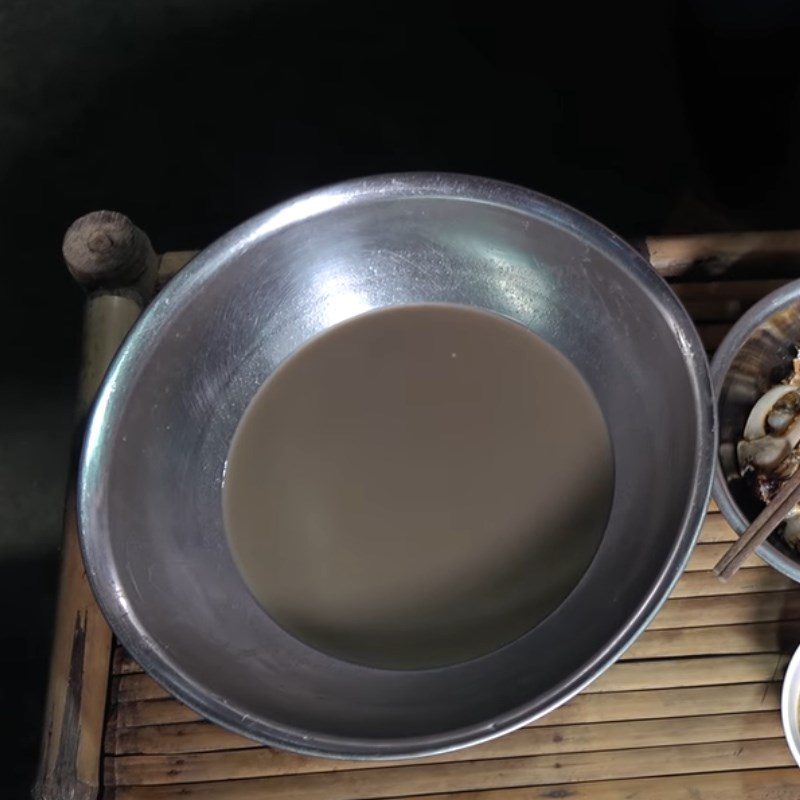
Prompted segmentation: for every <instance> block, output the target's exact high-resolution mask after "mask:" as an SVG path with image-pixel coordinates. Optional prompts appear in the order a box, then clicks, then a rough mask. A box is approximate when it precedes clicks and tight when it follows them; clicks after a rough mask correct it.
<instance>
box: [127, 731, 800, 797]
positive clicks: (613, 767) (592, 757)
mask: <svg viewBox="0 0 800 800" xmlns="http://www.w3.org/2000/svg"><path fill="white" fill-rule="evenodd" d="M237 752H241V751H237ZM245 752H248V751H245ZM256 752H258V751H256ZM792 763H793V761H792V757H791V754H790V753H789V750H788V748H787V746H786V743H785V741H784V740H783V739H778V738H774V739H756V740H744V741H742V740H740V741H735V742H713V743H708V744H689V745H668V746H663V747H644V748H636V749H629V750H616V751H596V752H591V753H563V754H557V755H537V756H529V757H522V758H503V759H489V760H484V761H461V762H457V763H455V762H451V763H447V764H441V765H439V764H413V765H406V766H393V767H375V768H371V769H357V770H350V771H341V772H339V773H337V774H336V779H335V780H332V779H331V774H330V773H324V772H316V773H307V774H299V775H298V774H294V775H281V776H277V777H268V778H249V779H248V778H240V779H237V780H226V781H224V782H219V781H212V782H202V783H182V784H178V786H179V787H180V788H179V790H178V792H179V793H178V792H176V788H177V786H176V787H175V788H173V787H172V786H171V785H169V784H163V783H162V784H160V785H155V786H141V785H139V786H131V787H127V786H120V787H117V790H116V793H115V797H116V798H117V800H145V798H147V800H156V798H158V800H165V799H166V798H173V797H184V798H193V799H194V800H201V799H202V800H206V798H208V799H209V800H210V799H211V798H214V800H220V799H221V798H230V799H231V800H232V799H233V798H236V800H245V799H246V800H250V798H253V800H255V798H258V799H259V800H263V798H269V800H295V799H296V798H300V797H302V798H303V800H367V798H389V797H393V796H398V794H397V789H398V788H399V787H402V795H399V796H403V797H411V796H414V795H419V794H437V793H443V792H458V791H461V792H463V791H475V790H480V789H495V788H505V787H509V788H512V787H520V786H543V785H548V784H555V783H560V784H571V783H579V782H582V781H602V780H618V779H620V778H642V777H651V776H655V775H658V776H662V775H684V776H686V775H691V774H693V773H704V772H710V771H714V770H718V771H721V772H722V771H729V770H734V769H742V768H744V769H754V768H763V767H787V766H790V765H791V764H792Z"/></svg>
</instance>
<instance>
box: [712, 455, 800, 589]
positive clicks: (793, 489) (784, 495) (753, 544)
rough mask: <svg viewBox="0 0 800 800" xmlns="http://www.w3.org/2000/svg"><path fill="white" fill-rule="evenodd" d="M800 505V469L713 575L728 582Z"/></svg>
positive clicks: (733, 545) (732, 548)
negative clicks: (798, 504) (799, 502)
mask: <svg viewBox="0 0 800 800" xmlns="http://www.w3.org/2000/svg"><path fill="white" fill-rule="evenodd" d="M798 501H800V469H799V470H797V472H795V474H794V475H792V477H791V478H789V480H788V481H786V483H784V484H783V486H781V488H780V489H779V491H778V493H777V494H776V495H775V497H774V498H773V499H772V500H771V501H770V502H769V503H768V504H767V506H766V507H765V508H764V510H763V511H762V512H761V513H760V514H759V515H758V516H757V517H756V518H755V519H754V520H753V522H751V523H750V525H749V526H748V528H747V530H745V532H744V533H743V534H742V535H741V536H740V537H739V539H738V540H737V541H736V542H734V543H733V544H732V545H731V547H730V549H729V550H728V552H727V553H725V555H724V556H723V557H722V558H721V559H720V560H719V561H718V562H717V565H716V566H715V567H714V572H716V574H717V575H718V576H719V577H720V578H721V579H722V580H723V581H727V580H728V579H729V578H730V577H731V576H732V575H734V574H735V573H736V572H737V570H738V569H739V567H741V566H742V564H744V562H745V561H746V560H747V559H748V558H749V557H750V555H751V554H752V553H754V552H755V551H756V548H757V547H759V546H760V545H762V544H763V543H764V542H765V541H766V540H767V537H768V536H769V535H770V534H771V533H772V532H773V531H774V530H775V528H777V527H778V525H780V524H781V522H783V520H784V519H785V518H786V515H787V514H788V513H789V512H790V511H791V510H792V509H793V508H794V507H795V506H796V505H797V503H798Z"/></svg>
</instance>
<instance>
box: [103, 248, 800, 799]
mask: <svg viewBox="0 0 800 800" xmlns="http://www.w3.org/2000/svg"><path fill="white" fill-rule="evenodd" d="M176 259H177V260H180V258H179V257H178V256H177V255H176ZM182 260H184V261H185V258H183V259H182ZM780 283H782V281H721V282H718V283H693V284H690V283H685V284H678V285H676V286H675V289H676V291H677V292H678V294H679V296H680V297H681V299H682V300H683V302H684V303H685V304H686V306H687V308H688V309H689V311H690V312H691V313H692V316H693V317H694V319H695V320H696V321H697V323H698V328H699V330H700V332H701V336H702V337H703V341H704V342H705V345H706V347H707V349H709V350H712V349H713V348H714V347H716V346H717V345H718V343H719V341H720V340H721V338H722V336H724V334H725V332H726V331H727V329H728V328H729V326H730V324H731V323H732V321H733V320H735V319H736V318H737V317H738V316H739V315H740V314H741V313H742V311H743V310H744V309H745V308H746V307H748V306H749V305H751V304H752V303H753V302H755V301H756V300H758V299H759V298H760V297H762V296H763V295H764V294H766V293H767V292H769V291H771V290H772V289H774V288H776V286H778V285H780ZM643 524H646V521H643ZM733 538H734V534H733V532H732V531H731V530H730V528H729V527H728V525H727V524H726V523H725V521H724V520H723V518H722V516H721V515H720V514H719V513H718V512H717V511H716V509H715V508H714V507H713V506H712V508H711V509H710V510H709V512H708V514H707V516H706V519H705V524H704V526H703V530H702V533H701V536H700V540H699V543H698V545H697V547H696V549H695V551H694V553H693V555H692V557H691V560H690V562H689V565H688V567H687V570H686V572H685V574H684V575H683V576H682V578H681V580H680V581H679V583H678V584H677V586H676V587H675V590H674V591H673V593H672V595H671V597H670V599H669V600H668V601H667V602H666V604H665V605H664V607H663V608H662V610H661V611H660V613H659V614H658V615H657V617H656V618H655V619H654V621H653V622H652V624H651V625H650V627H649V628H648V630H647V631H646V632H645V633H644V634H643V635H642V636H641V637H640V638H639V639H638V640H637V642H636V643H635V644H634V645H633V646H632V647H631V648H630V649H629V650H628V651H627V652H626V653H625V655H624V656H623V658H622V659H621V660H620V661H619V662H618V663H617V664H616V665H615V666H613V667H612V668H611V669H610V670H608V671H607V672H606V673H605V674H604V675H603V676H601V677H600V678H599V679H598V680H597V681H595V682H594V683H593V684H591V685H590V686H589V687H588V688H587V689H586V690H585V691H584V692H583V693H581V694H580V695H578V696H577V697H575V698H574V699H573V700H572V701H571V702H569V703H567V704H566V705H565V706H563V707H562V708H560V709H558V710H557V711H554V712H553V713H552V714H549V715H548V716H546V717H544V718H543V719H540V720H537V721H536V722H535V723H533V724H532V725H530V726H528V727H525V728H523V729H521V730H519V731H516V732H515V733H511V734H509V735H506V736H504V737H501V738H499V739H496V740H494V741H491V742H489V743H487V744H483V745H480V746H477V747H474V748H471V749H467V750H462V751H458V752H456V753H449V754H446V755H442V756H437V757H433V758H426V759H421V760H417V761H411V762H394V763H389V762H347V761H329V760H324V759H318V758H308V757H304V756H298V755H294V754H290V753H284V752H281V751H277V750H272V749H269V748H266V747H263V746H260V745H258V744H256V743H254V742H252V741H249V740H247V739H245V738H242V737H240V736H238V735H236V734H233V733H230V732H228V731H225V730H222V729H221V728H218V727H216V726H215V725H212V724H211V723H209V722H206V721H204V720H202V719H201V718H200V717H199V716H198V715H197V714H196V713H195V712H193V711H192V710H190V709H189V708H187V707H186V706H184V705H182V704H181V703H180V702H178V701H177V700H174V699H173V698H171V697H170V696H169V694H168V693H167V692H166V691H164V690H163V689H162V688H161V687H160V686H159V685H158V684H156V683H155V682H154V681H153V680H152V679H151V678H149V677H148V676H147V675H145V674H144V673H143V672H142V671H141V669H140V668H139V667H138V665H137V664H136V663H135V662H133V661H132V660H131V659H130V658H129V657H128V656H127V655H126V654H125V652H124V651H123V650H122V649H121V648H117V649H116V651H115V654H114V659H113V667H112V670H113V678H112V683H111V692H110V698H109V705H108V709H107V712H108V713H107V724H106V735H105V755H104V770H103V771H104V775H103V784H104V797H106V798H115V800H173V798H174V799H175V800H177V798H195V799H197V800H201V799H202V800H368V799H369V798H400V797H414V798H416V799H417V800H424V799H426V798H434V797H435V798H438V799H439V800H444V799H445V798H449V799H450V800H455V799H456V798H457V800H534V798H574V799H575V800H583V799H584V798H586V799H588V800H611V799H612V798H640V799H641V800H673V799H674V800H678V799H680V800H755V799H756V798H759V799H762V800H796V799H797V798H800V769H798V768H797V767H796V766H794V762H793V761H792V757H791V755H790V753H789V750H788V748H787V746H786V744H785V741H784V738H783V734H782V730H781V723H780V711H779V709H780V688H781V678H782V676H783V672H784V670H785V667H786V664H787V661H788V657H789V655H790V654H791V653H792V652H793V650H794V648H795V647H796V646H797V644H798V643H800V587H797V585H796V584H794V583H793V582H792V581H790V580H789V579H788V578H785V577H783V576H782V575H780V574H779V573H777V572H775V571H773V570H772V569H770V568H768V567H766V566H765V565H764V564H763V563H762V562H761V561H760V559H758V558H757V557H753V558H751V559H750V560H749V561H748V562H747V564H746V566H745V567H744V568H743V569H742V570H741V571H740V572H739V573H738V575H736V576H735V577H734V578H733V579H732V580H731V581H730V582H728V583H724V584H723V583H721V582H720V581H719V580H717V578H716V577H715V576H714V575H713V573H712V572H711V571H710V570H711V567H712V566H713V564H714V563H715V562H716V560H717V559H718V558H719V556H720V555H721V554H722V552H723V551H724V549H725V548H726V546H727V543H729V542H730V541H732V540H733Z"/></svg>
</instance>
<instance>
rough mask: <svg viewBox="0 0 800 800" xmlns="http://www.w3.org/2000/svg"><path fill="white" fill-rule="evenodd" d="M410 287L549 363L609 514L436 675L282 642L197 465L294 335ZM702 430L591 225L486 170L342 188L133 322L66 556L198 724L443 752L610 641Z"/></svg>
mask: <svg viewBox="0 0 800 800" xmlns="http://www.w3.org/2000/svg"><path fill="white" fill-rule="evenodd" d="M425 301H435V302H452V303H463V304H467V305H470V306H476V307H480V308H485V309H489V310H492V311H495V312H498V313H500V314H505V315H507V316H508V317H510V318H512V319H515V320H517V321H519V322H520V323H522V324H524V325H526V326H528V327H529V328H530V329H531V330H533V331H535V332H536V333H537V334H539V335H540V336H541V337H543V338H544V339H546V340H547V341H549V342H550V343H552V344H553V345H555V346H556V347H557V348H558V349H559V350H560V351H561V352H562V353H564V354H565V355H566V356H567V357H568V358H569V359H571V360H572V362H573V363H574V364H575V365H576V366H577V367H578V369H579V370H580V371H581V372H582V374H583V376H584V377H585V379H586V380H587V381H588V383H589V384H590V386H591V387H592V389H593V390H594V393H595V395H596V396H597V399H598V401H599V403H600V406H601V408H602V410H603V413H604V414H605V417H606V420H607V423H608V426H609V429H610V432H611V437H612V444H613V450H614V458H615V470H616V484H615V491H614V499H613V507H612V510H611V514H610V518H609V520H608V525H607V529H606V531H605V534H604V537H603V540H602V543H601V545H600V547H599V550H598V552H597V554H596V556H595V558H594V560H593V562H592V563H591V565H590V567H589V569H588V571H587V572H586V573H585V575H584V576H583V578H582V580H581V581H580V583H579V584H578V586H577V587H576V588H575V590H574V591H573V592H572V593H571V594H570V595H569V596H568V597H567V599H566V600H565V601H564V602H563V603H562V605H561V606H560V607H559V608H558V609H557V610H556V611H555V612H554V613H552V614H551V615H550V616H549V617H548V618H547V619H546V620H545V621H543V622H542V623H541V624H540V625H538V626H537V627H536V628H535V629H533V630H531V631H530V632H529V633H528V634H526V635H525V636H523V637H522V638H520V639H519V640H517V641H515V642H513V643H512V644H510V645H507V646H506V647H504V648H502V649H500V650H498V651H497V652H494V653H493V654H490V655H487V656H484V657H482V658H479V659H476V660H473V661H469V662H466V663H462V664H459V665H456V666H452V667H447V668H439V669H432V670H419V671H391V670H381V669H373V668H366V667H360V666H356V665H354V664H351V663H345V662H343V661H338V660H336V659H334V658H332V657H329V656H326V655H323V654H321V653H319V652H316V651H315V650H313V649H311V648H309V647H307V646H305V645H303V644H302V643H300V642H299V641H297V640H295V639H294V638H292V637H290V636H289V635H288V634H286V633H284V632H283V631H282V630H281V629H280V628H279V627H277V625H276V624H275V623H273V622H272V621H271V619H270V618H269V616H268V615H267V614H266V613H265V612H264V611H263V610H262V609H261V608H260V607H259V606H258V605H257V604H256V602H255V601H254V600H253V598H252V596H251V594H250V592H249V591H248V590H247V588H246V587H245V584H244V583H243V581H242V578H241V577H240V575H239V573H238V571H237V569H236V567H235V566H234V562H233V560H232V558H231V555H230V553H229V551H228V547H227V544H226V538H225V535H224V531H223V527H222V516H221V502H220V485H221V481H222V474H223V464H224V461H225V457H226V453H227V450H228V445H229V443H230V441H231V436H232V434H233V432H234V429H235V428H236V425H237V423H238V421H239V418H240V416H241V414H242V412H243V411H244V409H245V407H246V406H247V404H248V402H249V400H250V399H251V397H252V396H253V394H254V392H255V391H256V390H257V389H258V387H259V386H260V385H261V383H262V382H263V381H264V379H265V378H266V377H267V376H268V375H270V373H271V372H272V371H273V370H274V369H275V368H276V366H277V365H278V364H279V363H280V362H281V361H282V360H283V359H285V358H286V357H287V356H288V355H290V354H291V353H292V352H293V351H294V350H295V349H296V348H297V347H299V346H300V345H301V344H303V342H305V341H306V340H308V339H309V338H310V337H312V336H314V335H315V334H318V333H319V332H321V331H323V330H325V329H326V328H328V327H329V326H331V325H333V324H335V323H337V322H340V321H342V320H343V319H346V318H348V317H351V316H353V315H355V314H358V313H361V312H363V311H365V310H367V309H373V308H377V307H382V306H390V305H394V304H399V303H420V302H425ZM714 433H715V431H714V407H713V402H712V393H711V388H710V381H709V376H708V370H707V364H706V360H705V356H704V353H703V348H702V345H701V344H700V341H699V339H698V337H697V335H696V332H695V330H694V328H693V326H692V324H691V322H690V320H689V318H688V316H687V314H686V312H685V311H684V309H683V307H682V306H681V305H680V304H679V302H678V301H677V300H676V298H675V297H674V295H673V294H672V292H671V291H670V290H669V288H668V287H667V285H666V284H665V283H664V282H663V281H662V280H661V279H660V278H659V277H658V276H657V275H656V273H655V272H654V271H653V270H652V269H651V268H650V267H649V265H648V264H647V263H646V262H645V261H644V260H643V259H642V258H641V257H640V256H639V255H637V254H636V252H634V251H633V250H632V249H631V248H630V247H628V246H627V245H626V244H625V243H624V242H622V241H621V240H620V239H619V238H617V237H616V236H614V235H613V234H612V233H610V232H609V231H607V230H605V229H604V228H603V227H601V226H600V225H598V224H597V223H595V222H593V221H591V220H590V219H588V218H587V217H585V216H583V215H582V214H579V213H578V212H576V211H573V210H572V209H570V208H567V207H566V206H563V205H561V204H559V203H557V202H555V201H553V200H550V199H549V198H546V197H543V196H541V195H537V194H534V193H532V192H529V191H526V190H524V189H521V188H518V187H514V186H510V185H506V184H502V183H497V182H494V181H489V180H482V179H477V178H467V177H461V176H454V175H434V174H422V175H396V176H382V177H376V178H369V179H366V180H359V181H353V182H350V183H344V184H340V185H338V186H333V187H330V188H327V189H323V190H321V191H318V192H314V193H312V194H309V195H305V196H303V197H300V198H298V199H297V200H294V201H292V202H289V203H287V204H284V205H282V206H279V207H277V208H275V209H272V210H270V211H266V212H264V213H263V214H260V215H259V216H257V217H255V218H253V219H251V220H250V221H249V222H246V223H245V224H244V225H242V226H241V227H239V228H237V229H236V230H234V231H233V232H231V233H230V234H228V235H227V236H225V237H223V238H222V239H220V240H219V241H218V242H216V243H215V244H213V245H212V246H211V247H209V248H208V249H207V250H205V251H204V252H203V253H202V254H200V255H199V256H198V257H197V258H195V259H194V261H193V262H192V263H191V264H190V265H189V266H188V267H186V269H185V270H184V271H183V272H182V274H181V275H179V276H178V277H177V278H175V279H174V280H173V281H172V282H171V283H170V284H169V285H168V286H167V287H166V289H164V291H163V292H162V293H161V295H160V296H159V297H158V299H157V300H156V301H155V302H154V303H153V304H152V306H151V307H150V308H149V310H148V311H147V312H146V313H145V315H144V316H143V317H142V319H141V320H140V322H139V323H138V324H137V326H136V328H135V329H134V331H133V333H132V334H131V336H130V338H129V339H128V340H127V342H126V343H125V345H124V347H123V348H122V351H121V353H120V355H119V356H118V358H117V359H116V361H115V363H114V364H113V367H112V369H111V371H110V374H109V375H108V377H107V380H106V382H105V384H104V386H103V388H102V391H101V392H100V395H99V398H98V400H97V404H96V408H95V410H94V414H93V417H92V419H91V422H90V426H89V429H88V435H87V438H86V445H85V451H84V456H83V463H82V468H81V473H80V492H79V502H80V521H81V530H82V542H83V548H84V554H85V559H86V564H87V569H88V572H89V576H90V578H91V581H92V584H93V586H94V589H95V592H96V593H97V596H98V599H99V601H100V603H101V605H102V608H103V609H104V611H105V614H106V616H107V617H108V619H109V621H110V622H111V625H112V626H113V628H114V630H115V631H116V633H117V635H118V636H119V638H120V639H121V641H122V642H123V643H124V645H125V646H126V647H127V648H128V650H129V651H130V652H131V653H132V655H133V656H134V657H135V658H136V659H137V660H138V661H139V662H140V663H141V664H142V666H143V667H144V668H145V669H146V670H148V671H149V672H150V673H151V674H152V675H153V676H154V677H155V678H156V679H157V680H158V681H159V682H161V683H162V684H163V685H164V686H166V687H167V688H168V689H169V690H170V691H172V692H173V693H174V694H176V695H177V696H178V697H179V698H180V699H181V700H183V701H184V702H186V703H187V704H188V705H190V706H192V707H193V708H195V709H197V710H198V711H199V712H200V713H201V714H203V715H204V716H206V717H209V718H211V719H212V720H214V721H216V722H218V723H220V724H222V725H224V726H226V727H228V728H231V729H233V730H236V731H239V732H241V733H243V734H245V735H248V736H251V737H254V738H256V739H260V740H262V741H264V742H267V743H269V744H273V745H276V746H279V747H285V748H289V749H293V750H297V751H301V752H306V753H313V754H320V755H327V756H342V757H363V758H380V757H401V756H411V755H420V754H425V753H433V752H438V751H444V750H448V749H453V748H457V747H462V746H465V745H469V744H473V743H476V742H479V741H482V740H485V739H488V738H491V737H494V736H497V735H499V734H501V733H503V732H505V731H509V730H512V729H514V728H516V727H519V726H520V725H523V724H524V723H526V722H528V721H530V720H532V719H533V718H535V717H538V716H540V715H542V714H545V713H547V712H548V711H550V710H552V709H553V708H555V707H556V706H558V705H560V704H561V703H563V702H565V701H566V700H567V699H568V698H570V697H571V696H572V695H574V694H575V693H576V692H577V691H579V690H580V689H581V688H582V687H584V686H585V685H586V684H587V683H588V682H589V681H591V680H592V679H593V678H596V677H597V676H598V675H599V674H600V673H601V672H602V671H603V670H604V669H606V667H608V666H609V665H610V664H611V663H612V662H613V661H614V660H615V659H616V658H617V657H618V656H619V655H620V654H621V653H622V652H623V651H624V650H625V648H626V647H628V645H630V644H631V642H632V641H633V640H634V639H635V638H636V636H637V634H638V633H639V632H640V631H641V630H642V629H643V627H644V626H645V625H646V624H647V622H648V621H649V620H650V619H651V617H652V616H653V614H654V613H655V612H656V610H657V609H658V608H659V606H660V605H661V603H662V602H663V600H664V599H665V597H666V595H667V594H668V592H669V590H670V588H671V587H672V585H673V584H674V582H675V580H676V579H677V578H678V576H679V574H680V572H681V570H682V568H683V566H684V564H685V561H686V559H687V557H688V555H689V553H690V550H691V548H692V545H693V544H694V541H695V537H696V534H697V531H698V529H699V526H700V523H701V521H702V518H703V515H704V513H705V508H706V503H707V501H708V494H709V488H710V482H711V467H712V460H713V455H714Z"/></svg>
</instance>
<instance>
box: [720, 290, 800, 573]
mask: <svg viewBox="0 0 800 800" xmlns="http://www.w3.org/2000/svg"><path fill="white" fill-rule="evenodd" d="M798 344H800V281H793V282H792V283H788V284H786V285H785V286H782V287H781V288H780V289H778V290H777V291H775V292H773V293H772V294H770V295H768V296H767V297H765V298H764V299H763V300H761V302H759V303H757V304H756V305H754V306H753V307H752V308H750V309H749V310H748V311H747V312H746V313H745V314H743V315H742V317H741V318H740V319H739V321H738V322H737V323H736V324H735V325H734V326H733V328H731V330H730V331H729V332H728V335H727V336H726V337H725V339H724V340H723V342H722V344H721V345H720V347H719V349H718V350H717V352H716V354H715V355H714V359H713V360H712V362H711V374H712V379H713V382H714V391H715V394H716V397H717V413H718V418H719V450H718V457H717V459H716V465H715V469H714V499H715V500H716V501H717V505H718V506H719V510H720V511H721V512H722V513H723V514H724V516H725V519H726V520H727V521H728V523H729V524H730V526H731V527H732V528H733V529H734V530H735V531H736V532H737V533H740V534H741V533H743V532H744V530H745V528H747V526H748V524H749V523H750V522H751V521H752V520H753V519H755V517H756V516H758V512H759V511H760V509H761V508H762V506H760V504H759V503H758V502H757V501H756V500H755V498H754V497H753V495H752V494H751V492H750V491H749V490H748V487H747V486H746V485H745V484H744V482H743V481H742V480H741V478H740V476H739V465H738V462H737V459H736V443H737V442H738V441H739V439H740V438H741V435H742V431H743V430H744V425H745V422H746V421H747V417H748V415H749V413H750V410H751V409H752V407H753V405H754V404H755V403H756V401H757V400H758V398H759V397H760V396H761V395H762V394H763V393H764V392H765V391H766V390H767V389H768V388H769V387H770V386H771V385H773V384H774V383H777V382H778V381H780V380H782V379H783V378H784V377H785V376H786V375H787V373H788V372H789V371H790V370H791V368H792V359H793V358H794V356H795V354H796V353H797V346H798ZM758 554H759V555H760V556H761V558H763V559H764V560H765V561H766V562H767V563H768V564H769V565H770V566H772V567H774V568H775V569H777V570H779V571H780V572H782V573H783V574H784V575H788V576H789V577H790V578H792V579H793V580H796V581H800V559H798V557H797V555H796V554H795V553H793V551H792V550H791V549H789V548H788V547H787V546H786V545H785V544H784V543H783V541H782V540H781V539H780V537H779V536H776V535H774V534H773V536H771V537H770V539H768V540H767V542H765V543H764V544H763V545H761V547H759V548H758Z"/></svg>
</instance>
